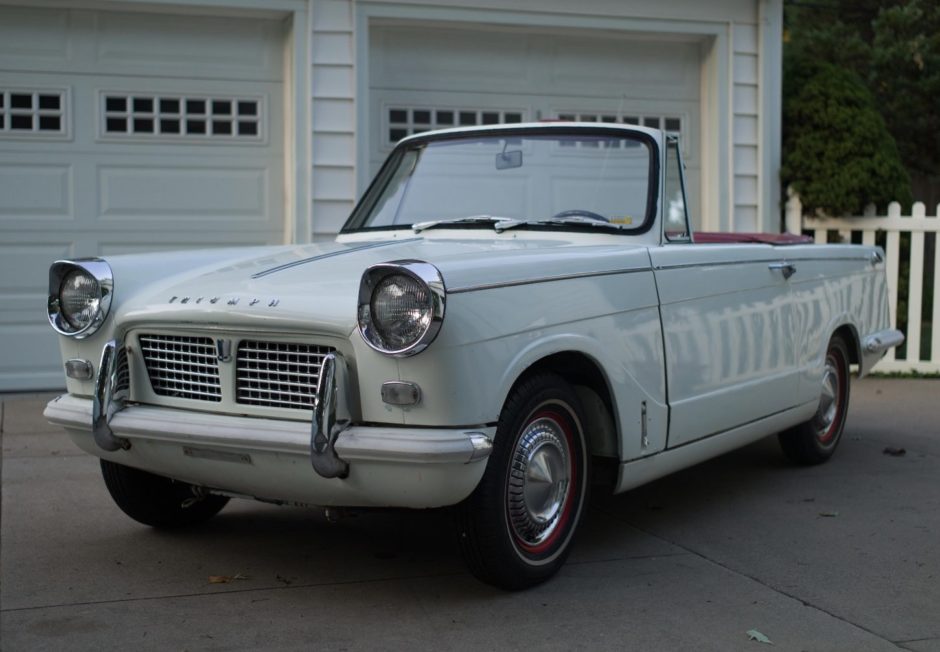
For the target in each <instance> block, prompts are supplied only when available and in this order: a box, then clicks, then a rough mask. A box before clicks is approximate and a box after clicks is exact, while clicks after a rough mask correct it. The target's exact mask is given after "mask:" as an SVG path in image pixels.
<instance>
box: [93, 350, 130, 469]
mask: <svg viewBox="0 0 940 652" xmlns="http://www.w3.org/2000/svg"><path fill="white" fill-rule="evenodd" d="M123 349H124V345H123V343H118V342H117V341H116V340H111V341H110V342H108V343H107V344H105V345H104V348H103V349H102V350H101V364H99V365H98V376H97V377H96V378H95V395H94V397H93V398H92V408H91V431H92V434H93V435H94V437H95V443H96V444H97V445H98V447H99V448H101V449H103V450H106V451H116V450H119V449H122V448H123V449H127V448H130V442H128V441H127V440H126V439H121V438H120V437H116V436H115V435H114V433H113V432H112V431H111V425H110V424H111V419H112V418H113V417H114V415H115V414H116V413H117V412H120V411H121V410H123V409H124V401H125V400H127V394H126V390H125V391H115V389H116V387H117V375H118V358H119V357H120V354H121V352H122V351H123Z"/></svg>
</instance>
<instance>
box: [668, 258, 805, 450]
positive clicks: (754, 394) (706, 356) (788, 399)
mask: <svg viewBox="0 0 940 652" xmlns="http://www.w3.org/2000/svg"><path fill="white" fill-rule="evenodd" d="M650 257H651V259H652V263H653V269H654V274H655V277H656V283H657V287H658V289H659V299H660V304H661V307H660V315H661V319H662V325H663V338H664V345H665V354H666V377H667V391H668V401H669V406H670V426H669V439H668V446H669V447H670V448H672V447H675V446H681V445H682V444H686V443H689V442H691V441H695V440H697V439H701V438H703V437H708V436H711V435H715V434H718V433H721V432H724V431H727V430H730V429H733V428H735V427H738V426H743V425H745V424H748V423H751V422H753V421H756V420H758V419H761V418H763V417H766V416H769V415H771V414H775V413H777V412H780V411H783V410H785V409H787V408H789V407H792V406H793V405H794V404H795V402H796V386H797V364H796V346H795V335H794V324H793V310H792V299H791V293H790V288H789V282H788V280H787V279H786V278H785V275H784V271H783V269H782V267H783V265H785V263H784V262H783V261H782V260H781V258H780V256H779V254H778V251H777V250H776V249H775V248H774V247H772V246H769V245H760V244H755V245H751V244H727V245H724V244H714V245H712V244H667V245H665V246H662V247H658V248H653V249H652V250H651V251H650Z"/></svg>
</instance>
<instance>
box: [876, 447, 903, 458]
mask: <svg viewBox="0 0 940 652" xmlns="http://www.w3.org/2000/svg"><path fill="white" fill-rule="evenodd" d="M881 452H882V453H884V454H885V455H890V456H891V457H901V456H902V455H906V454H907V451H906V450H904V449H903V448H895V447H894V446H886V447H885V449H884V450H883V451H881Z"/></svg>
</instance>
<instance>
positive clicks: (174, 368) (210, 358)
mask: <svg viewBox="0 0 940 652" xmlns="http://www.w3.org/2000/svg"><path fill="white" fill-rule="evenodd" d="M138 340H139V342H140V351H141V353H142V355H143V358H144V364H145V365H146V366H147V374H148V375H149V376H150V385H151V387H153V391H154V392H155V393H156V394H158V395H160V396H172V397H174V398H190V399H194V400H197V401H216V402H219V401H221V400H222V389H221V386H220V383H219V364H218V361H217V358H216V351H215V344H214V343H213V341H212V339H211V338H208V337H192V336H189V335H141V336H140V337H139V338H138Z"/></svg>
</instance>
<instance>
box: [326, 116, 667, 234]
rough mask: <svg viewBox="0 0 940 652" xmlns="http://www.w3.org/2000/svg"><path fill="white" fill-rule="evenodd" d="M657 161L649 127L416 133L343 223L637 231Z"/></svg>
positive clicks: (379, 226)
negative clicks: (635, 130) (420, 137)
mask: <svg viewBox="0 0 940 652" xmlns="http://www.w3.org/2000/svg"><path fill="white" fill-rule="evenodd" d="M652 170H653V165H652V145H651V142H649V141H648V138H647V137H645V136H644V135H643V134H629V133H623V132H621V133H617V132H614V131H610V132H589V131H582V132H580V133H579V132H564V133H549V134H546V133H531V132H530V133H524V132H511V133H506V132H502V133H493V134H486V135H480V134H464V135H461V136H460V137H456V138H455V137H453V136H449V137H447V138H439V139H430V140H427V141H416V142H413V143H410V144H408V145H407V146H406V147H404V148H399V149H398V150H397V151H396V152H395V154H394V155H393V157H392V159H391V160H390V161H389V163H388V164H387V165H386V166H385V167H384V168H383V169H382V171H381V172H380V176H379V178H378V179H377V181H376V182H375V183H374V184H373V187H372V188H370V190H369V192H368V193H367V195H366V196H365V197H364V198H363V201H362V202H361V203H360V205H359V206H358V207H357V208H356V211H355V212H354V213H353V215H352V217H351V218H350V220H349V222H348V223H347V224H346V226H345V227H344V229H343V230H344V231H354V230H362V229H388V228H402V227H411V226H413V225H417V230H423V229H425V228H430V227H433V228H440V227H450V228H461V227H463V228H466V227H469V226H472V227H474V228H480V227H481V225H482V226H485V225H487V224H490V225H497V226H498V225H503V224H507V223H509V222H511V221H518V222H519V226H520V227H521V228H526V227H536V228H538V227H550V228H571V229H584V228H591V227H592V226H603V227H604V229H605V230H609V229H610V230H612V229H622V230H625V231H635V230H637V229H639V228H641V227H644V226H645V225H646V223H647V220H648V218H649V213H650V210H649V208H650V207H649V197H650V194H651V193H650V188H649V185H650V178H651V171H652ZM429 223H430V224H429ZM497 230H499V228H497Z"/></svg>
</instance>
